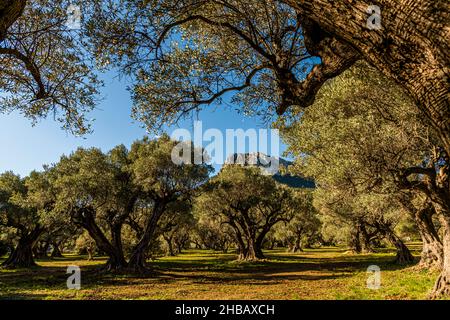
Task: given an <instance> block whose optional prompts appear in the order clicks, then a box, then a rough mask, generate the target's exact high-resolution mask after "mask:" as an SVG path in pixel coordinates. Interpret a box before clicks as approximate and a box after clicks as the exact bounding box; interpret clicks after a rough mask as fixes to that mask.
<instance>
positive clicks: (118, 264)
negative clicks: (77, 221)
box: [81, 209, 127, 272]
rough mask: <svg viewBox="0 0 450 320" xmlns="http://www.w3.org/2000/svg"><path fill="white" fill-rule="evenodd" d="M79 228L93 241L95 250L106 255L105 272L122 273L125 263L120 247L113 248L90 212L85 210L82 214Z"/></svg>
mask: <svg viewBox="0 0 450 320" xmlns="http://www.w3.org/2000/svg"><path fill="white" fill-rule="evenodd" d="M81 226H82V227H83V228H85V229H86V230H87V232H88V233H89V235H90V236H91V238H92V239H93V240H94V241H95V243H96V245H97V248H98V249H99V250H100V251H103V252H104V253H105V254H107V255H108V257H109V258H108V261H107V262H106V265H105V266H104V267H103V271H105V272H123V271H124V270H125V269H126V267H127V262H126V261H125V257H124V255H123V251H122V247H121V246H119V247H114V246H113V245H112V244H111V243H110V242H109V240H108V239H107V238H106V236H105V235H104V233H103V231H102V230H101V229H100V227H99V226H98V225H97V223H96V222H95V219H94V215H93V212H92V210H90V209H85V211H84V213H83V214H82V222H81ZM113 234H114V232H113Z"/></svg>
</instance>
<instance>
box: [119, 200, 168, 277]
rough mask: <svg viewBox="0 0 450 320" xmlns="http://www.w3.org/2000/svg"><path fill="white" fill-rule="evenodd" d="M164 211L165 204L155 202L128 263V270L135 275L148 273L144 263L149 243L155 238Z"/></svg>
mask: <svg viewBox="0 0 450 320" xmlns="http://www.w3.org/2000/svg"><path fill="white" fill-rule="evenodd" d="M165 209H166V202H162V201H161V202H159V203H158V202H157V203H156V204H155V206H154V208H153V212H152V215H151V216H150V217H149V219H147V222H146V224H145V228H144V233H143V235H142V237H141V239H140V240H139V242H138V244H137V245H136V246H135V247H134V249H133V252H132V254H131V257H130V260H129V261H128V269H129V270H131V271H132V272H135V273H146V272H147V271H148V268H147V265H146V261H147V254H148V251H149V248H150V243H151V241H152V239H153V238H154V236H155V230H156V227H157V226H158V221H159V219H160V218H161V216H162V214H163V213H164V211H165Z"/></svg>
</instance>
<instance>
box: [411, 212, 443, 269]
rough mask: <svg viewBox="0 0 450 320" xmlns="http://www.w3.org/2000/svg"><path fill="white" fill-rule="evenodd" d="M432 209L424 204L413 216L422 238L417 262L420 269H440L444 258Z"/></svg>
mask: <svg viewBox="0 0 450 320" xmlns="http://www.w3.org/2000/svg"><path fill="white" fill-rule="evenodd" d="M433 213H434V209H433V208H432V207H430V206H426V207H424V208H422V209H421V210H417V211H416V214H415V216H414V220H415V222H416V225H417V228H418V230H419V233H420V237H421V238H422V254H421V258H420V262H419V265H418V266H419V268H421V269H435V270H441V269H442V265H443V262H444V261H443V259H444V251H443V246H442V242H441V239H439V235H438V233H437V231H436V229H435V227H434V224H433V219H432V216H433Z"/></svg>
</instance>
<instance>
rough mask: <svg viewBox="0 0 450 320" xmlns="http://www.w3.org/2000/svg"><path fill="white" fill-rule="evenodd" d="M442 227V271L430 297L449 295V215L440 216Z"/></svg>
mask: <svg viewBox="0 0 450 320" xmlns="http://www.w3.org/2000/svg"><path fill="white" fill-rule="evenodd" d="M440 220H441V223H442V228H443V229H444V236H443V241H442V243H443V249H444V261H443V265H442V271H441V274H440V275H439V277H438V279H437V280H436V283H435V285H434V288H433V292H432V294H431V297H432V298H439V297H441V296H449V295H450V216H444V215H441V216H440Z"/></svg>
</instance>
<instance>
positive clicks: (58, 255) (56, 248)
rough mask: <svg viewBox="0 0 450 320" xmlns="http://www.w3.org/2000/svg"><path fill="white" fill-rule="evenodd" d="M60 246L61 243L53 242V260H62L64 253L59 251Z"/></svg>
mask: <svg viewBox="0 0 450 320" xmlns="http://www.w3.org/2000/svg"><path fill="white" fill-rule="evenodd" d="M59 246H60V244H59V243H56V242H53V244H52V247H53V250H52V254H51V257H52V258H62V257H63V255H62V252H61V250H60V249H59Z"/></svg>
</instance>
